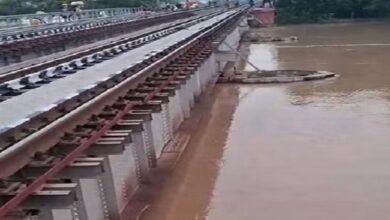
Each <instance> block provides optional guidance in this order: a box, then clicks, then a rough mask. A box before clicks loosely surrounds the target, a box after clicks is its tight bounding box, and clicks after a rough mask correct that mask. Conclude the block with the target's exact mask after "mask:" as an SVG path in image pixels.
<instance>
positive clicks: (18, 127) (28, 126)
mask: <svg viewBox="0 0 390 220" xmlns="http://www.w3.org/2000/svg"><path fill="white" fill-rule="evenodd" d="M218 14H220V12H218V13H216V14H215V15H206V16H204V17H202V18H201V19H200V20H199V18H198V19H194V20H195V21H197V22H200V21H203V20H205V19H206V18H210V17H213V16H216V15H218ZM192 22H194V21H192V20H191V21H189V22H188V24H191V23H192ZM182 25H187V24H182ZM133 68H135V67H133ZM75 74H77V73H75ZM95 93H96V95H98V94H99V92H95ZM81 95H82V94H80V96H81ZM77 99H78V98H77V97H73V98H72V99H71V100H68V101H66V102H65V103H64V104H62V105H60V106H57V107H56V109H61V108H64V109H67V107H66V106H67V105H68V104H66V103H72V100H77ZM72 105H74V104H72ZM61 106H62V107H61ZM72 108H73V107H72ZM47 111H48V112H50V111H51V110H50V109H48V110H47ZM62 114H65V113H61V114H57V115H58V116H56V117H55V118H53V119H54V120H56V118H58V117H60V116H62ZM43 115H44V112H43V113H40V114H39V115H36V116H34V118H45V117H44V116H43ZM34 118H31V119H30V120H29V122H25V123H22V124H20V125H15V127H13V128H10V129H7V130H5V131H2V132H3V133H2V134H1V137H2V139H3V141H5V140H6V139H7V138H8V137H10V135H11V136H12V133H15V132H16V133H23V134H24V135H23V136H20V137H19V139H15V140H14V141H13V142H15V143H16V142H19V141H21V140H23V139H25V138H27V137H28V136H29V135H32V134H33V132H35V129H41V128H42V126H45V123H46V124H49V123H52V122H53V121H50V120H49V121H48V120H47V119H45V121H46V122H43V121H42V122H40V124H41V125H39V126H38V127H36V128H35V129H33V130H31V124H33V127H34V126H37V124H36V120H35V119H34ZM30 122H31V123H30ZM42 123H44V124H42ZM23 127H25V128H23ZM26 132H27V133H26ZM0 145H1V148H2V151H4V150H6V149H7V148H8V147H7V146H5V145H4V142H2V143H0ZM7 145H8V146H11V145H12V144H11V143H8V144H7Z"/></svg>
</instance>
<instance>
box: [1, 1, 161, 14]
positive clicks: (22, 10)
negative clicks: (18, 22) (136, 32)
mask: <svg viewBox="0 0 390 220" xmlns="http://www.w3.org/2000/svg"><path fill="white" fill-rule="evenodd" d="M72 1H76V0H0V15H14V14H27V13H35V12H37V11H44V12H53V11H61V9H62V5H63V4H69V3H70V2H72ZM83 2H84V3H85V9H88V8H117V7H139V6H148V5H151V4H153V3H154V1H153V0H84V1H83Z"/></svg>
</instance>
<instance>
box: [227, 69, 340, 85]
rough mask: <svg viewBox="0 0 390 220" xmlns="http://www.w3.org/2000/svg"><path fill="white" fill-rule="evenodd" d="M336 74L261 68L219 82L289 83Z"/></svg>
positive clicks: (329, 76)
mask: <svg viewBox="0 0 390 220" xmlns="http://www.w3.org/2000/svg"><path fill="white" fill-rule="evenodd" d="M336 76H337V74H335V73H332V72H329V71H310V70H262V71H243V72H240V73H238V74H235V75H234V76H232V77H229V78H222V79H220V80H219V81H220V82H234V83H244V84H256V83H258V84H263V83H291V82H302V81H311V80H320V79H327V78H332V77H336Z"/></svg>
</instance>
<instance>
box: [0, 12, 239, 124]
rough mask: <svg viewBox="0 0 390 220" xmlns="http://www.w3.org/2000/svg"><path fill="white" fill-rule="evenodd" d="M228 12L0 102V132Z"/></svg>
mask: <svg viewBox="0 0 390 220" xmlns="http://www.w3.org/2000/svg"><path fill="white" fill-rule="evenodd" d="M232 13H234V11H229V12H227V13H224V14H221V15H219V16H216V17H213V18H211V19H209V20H207V21H203V22H200V23H198V24H196V25H194V26H191V27H189V28H188V29H184V30H181V31H178V32H176V33H175V34H172V35H169V36H166V37H163V38H161V39H159V40H156V41H153V42H151V43H149V44H146V45H144V46H141V47H139V48H136V49H133V50H131V51H129V52H127V53H123V54H121V55H118V56H117V57H115V58H113V59H111V60H107V61H105V62H103V63H100V64H96V65H94V66H92V67H89V68H87V69H85V70H79V71H78V72H77V73H75V74H73V75H69V76H67V77H65V78H62V79H58V80H55V81H53V82H51V83H49V84H46V85H44V86H41V87H39V88H36V89H33V90H31V91H28V92H26V93H24V94H21V95H19V96H16V97H14V98H11V99H8V100H6V101H4V102H2V103H0V130H5V129H7V128H12V127H14V126H16V125H18V124H21V123H23V122H25V121H27V120H28V119H29V118H31V117H32V116H33V115H35V114H37V113H39V112H42V111H45V110H46V109H50V108H52V107H54V106H56V105H57V104H58V103H61V102H62V101H64V100H65V99H66V98H67V97H73V96H75V95H77V94H78V93H80V91H81V90H83V89H87V88H91V87H93V86H94V85H95V84H97V83H99V82H101V81H103V80H105V79H107V78H109V77H110V76H111V75H112V74H114V73H116V72H119V71H122V70H123V69H125V68H128V67H129V66H132V65H134V64H136V63H137V62H139V61H142V60H144V59H145V57H146V56H147V55H148V54H150V53H151V52H153V51H161V50H164V49H166V48H168V47H169V46H171V45H173V44H175V43H176V42H177V41H180V40H181V39H185V38H187V37H189V36H191V35H193V34H194V33H196V32H198V31H199V30H201V29H202V28H206V27H209V26H212V25H213V24H215V23H216V22H218V21H220V20H222V19H224V18H226V17H227V16H229V15H230V14H232Z"/></svg>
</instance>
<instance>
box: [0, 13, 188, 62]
mask: <svg viewBox="0 0 390 220" xmlns="http://www.w3.org/2000/svg"><path fill="white" fill-rule="evenodd" d="M191 15H193V14H192V13H191V12H189V11H182V12H176V13H171V14H162V15H157V16H152V17H149V18H138V19H134V17H129V16H127V17H121V18H111V19H109V20H107V19H102V20H100V21H99V20H98V21H92V22H91V21H88V22H85V23H81V24H77V25H70V26H61V27H55V28H48V29H43V30H37V31H33V32H27V33H23V32H22V33H18V34H12V35H11V36H7V35H6V36H5V37H3V41H1V42H0V58H1V59H2V60H1V62H2V63H3V65H9V64H12V63H18V62H21V61H23V60H26V59H30V58H31V57H39V56H41V55H42V54H47V53H50V52H52V53H53V52H57V51H61V50H66V49H68V48H69V46H73V47H75V46H79V45H81V44H85V43H87V42H92V41H96V40H101V39H104V38H108V37H112V36H116V35H119V34H125V33H128V32H131V31H134V30H139V29H142V27H145V26H150V25H155V24H158V23H163V22H169V21H174V20H175V19H181V18H185V17H188V16H191ZM44 51H46V52H45V53H42V52H44Z"/></svg>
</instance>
